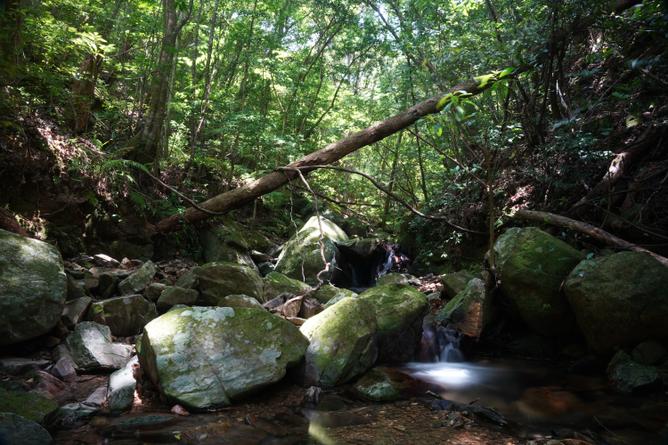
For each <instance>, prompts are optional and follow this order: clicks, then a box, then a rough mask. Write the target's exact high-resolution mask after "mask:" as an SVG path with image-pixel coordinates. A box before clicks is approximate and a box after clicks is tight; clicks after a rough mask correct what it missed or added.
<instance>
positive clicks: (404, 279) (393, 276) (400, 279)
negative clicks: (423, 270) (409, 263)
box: [376, 272, 415, 286]
mask: <svg viewBox="0 0 668 445" xmlns="http://www.w3.org/2000/svg"><path fill="white" fill-rule="evenodd" d="M414 279H415V277H414V276H413V275H409V274H405V273H396V272H393V273H388V274H387V275H383V276H382V277H380V278H378V281H376V285H377V286H384V285H386V284H408V283H410V282H411V280H414Z"/></svg>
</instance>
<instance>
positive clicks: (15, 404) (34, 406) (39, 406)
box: [0, 388, 58, 443]
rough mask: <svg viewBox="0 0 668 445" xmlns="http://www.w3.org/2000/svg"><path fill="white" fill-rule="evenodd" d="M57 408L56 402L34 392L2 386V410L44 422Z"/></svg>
mask: <svg viewBox="0 0 668 445" xmlns="http://www.w3.org/2000/svg"><path fill="white" fill-rule="evenodd" d="M57 409H58V404H57V403H56V402H54V401H53V400H51V399H47V398H46V397H43V396H41V395H39V394H36V393H34V392H27V391H7V390H5V389H3V388H0V412H6V413H14V414H18V415H19V416H21V417H25V418H26V419H28V420H32V421H35V422H38V423H42V422H43V421H44V418H45V417H46V416H47V415H48V414H49V413H51V412H53V411H55V410H57ZM0 443H2V442H0Z"/></svg>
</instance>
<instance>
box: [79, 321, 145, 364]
mask: <svg viewBox="0 0 668 445" xmlns="http://www.w3.org/2000/svg"><path fill="white" fill-rule="evenodd" d="M66 344H67V348H68V349H69V351H70V354H71V356H72V360H74V363H75V365H76V368H77V370H79V371H97V370H109V369H119V368H121V367H122V366H124V365H125V364H126V363H127V361H128V360H129V359H130V354H131V352H132V347H131V346H130V345H125V344H121V343H113V342H112V340H111V330H110V329H109V327H108V326H105V325H101V324H99V323H95V322H92V321H83V322H81V323H79V324H78V325H76V327H75V328H74V331H73V332H72V333H71V334H70V335H69V336H68V337H67V340H66Z"/></svg>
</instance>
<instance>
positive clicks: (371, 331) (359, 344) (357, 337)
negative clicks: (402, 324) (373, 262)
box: [300, 298, 378, 387]
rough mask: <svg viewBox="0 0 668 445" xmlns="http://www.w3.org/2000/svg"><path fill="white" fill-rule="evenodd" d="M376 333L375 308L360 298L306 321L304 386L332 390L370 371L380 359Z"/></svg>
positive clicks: (330, 308)
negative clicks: (306, 346)
mask: <svg viewBox="0 0 668 445" xmlns="http://www.w3.org/2000/svg"><path fill="white" fill-rule="evenodd" d="M376 330H377V323H376V315H375V312H374V307H373V305H372V304H371V303H370V302H368V301H366V300H362V299H361V298H344V299H343V300H341V301H339V302H338V303H336V304H335V305H333V306H330V307H329V308H327V309H325V310H324V311H322V312H320V313H319V314H317V315H315V316H313V317H311V318H309V319H308V320H306V322H305V323H304V324H303V325H302V326H301V328H300V331H301V332H302V334H304V335H305V336H306V337H307V338H308V339H309V342H310V343H309V346H308V349H307V350H306V356H305V362H304V369H303V374H304V381H305V384H306V385H313V386H322V387H333V386H337V385H341V384H343V383H346V382H347V381H349V380H351V379H353V378H355V377H357V376H359V375H360V374H362V373H364V372H365V371H367V370H368V369H369V368H370V367H371V366H373V364H374V363H375V361H376V358H377V356H378V345H377V341H376Z"/></svg>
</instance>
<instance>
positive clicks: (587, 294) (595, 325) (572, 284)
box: [564, 252, 668, 353]
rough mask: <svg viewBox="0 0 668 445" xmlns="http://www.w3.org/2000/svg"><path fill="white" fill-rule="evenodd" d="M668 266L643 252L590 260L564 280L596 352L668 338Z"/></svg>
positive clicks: (576, 315)
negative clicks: (667, 321)
mask: <svg viewBox="0 0 668 445" xmlns="http://www.w3.org/2000/svg"><path fill="white" fill-rule="evenodd" d="M666 289H668V267H666V266H664V265H662V264H661V263H659V262H658V261H657V260H655V259H654V258H653V257H652V256H650V255H648V254H646V253H642V252H619V253H615V254H612V255H607V256H602V257H598V258H592V259H589V260H584V261H582V262H581V263H580V264H578V265H577V267H576V268H575V269H574V270H573V271H572V272H571V274H570V275H569V276H568V278H567V279H566V282H565V283H564V292H565V293H566V295H567V297H568V301H569V302H570V304H571V307H572V308H573V311H574V312H575V317H576V319H577V322H578V325H579V326H580V330H581V331H582V332H583V333H584V336H585V338H586V340H587V343H588V344H589V347H590V348H592V349H593V350H594V351H595V352H598V353H610V352H613V351H615V350H616V349H619V348H624V347H632V346H634V345H635V344H637V343H640V342H642V341H645V340H658V341H666V340H668V327H667V326H666V320H668V292H667V291H666Z"/></svg>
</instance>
